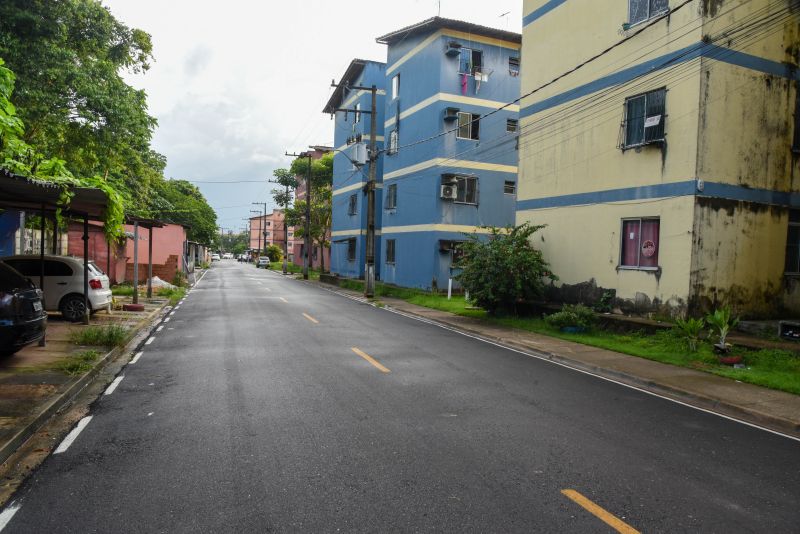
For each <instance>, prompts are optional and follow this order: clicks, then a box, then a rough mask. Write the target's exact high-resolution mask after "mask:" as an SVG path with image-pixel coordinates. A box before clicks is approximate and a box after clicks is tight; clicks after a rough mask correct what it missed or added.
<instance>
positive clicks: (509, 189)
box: [503, 181, 517, 195]
mask: <svg viewBox="0 0 800 534" xmlns="http://www.w3.org/2000/svg"><path fill="white" fill-rule="evenodd" d="M516 192H517V184H515V183H514V182H512V181H506V182H505V183H504V184H503V193H505V194H506V195H513V194H515V193H516Z"/></svg>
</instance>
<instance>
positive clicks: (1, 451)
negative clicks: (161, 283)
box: [0, 305, 167, 464]
mask: <svg viewBox="0 0 800 534" xmlns="http://www.w3.org/2000/svg"><path fill="white" fill-rule="evenodd" d="M166 307H167V306H166V305H165V306H162V307H161V308H158V309H157V310H155V311H154V312H153V313H151V314H149V315H148V316H147V317H146V318H144V319H142V320H141V321H139V322H138V323H137V324H136V326H135V327H134V330H135V332H134V334H133V337H132V338H131V340H130V341H129V342H128V343H127V344H126V345H125V346H124V347H115V348H113V349H111V350H110V351H108V352H107V353H106V354H105V355H104V356H103V357H102V358H101V359H100V360H99V361H98V362H97V363H96V364H95V366H94V367H92V369H91V370H90V371H88V372H87V373H86V374H84V375H83V376H81V377H80V378H79V379H77V380H76V381H75V382H73V383H72V384H70V385H69V387H68V388H67V389H66V390H64V391H63V392H62V393H61V394H60V395H58V396H56V398H55V399H53V400H52V401H50V402H49V403H48V404H46V405H45V406H44V407H43V408H42V409H41V410H40V411H39V413H38V414H36V416H35V417H34V418H33V420H31V421H30V422H29V423H28V424H27V425H25V427H23V428H22V429H20V431H19V432H17V433H16V434H15V435H14V436H13V437H12V438H11V439H9V440H8V441H6V442H5V443H4V444H3V445H2V446H0V464H2V463H5V461H6V460H8V459H9V458H10V457H11V455H12V454H14V453H15V452H17V449H19V448H20V447H21V446H22V445H23V444H24V443H25V442H26V441H27V440H28V438H30V437H31V436H32V435H33V434H34V433H36V432H37V431H38V430H39V429H40V428H42V426H44V425H45V423H47V422H48V421H49V420H50V418H51V417H52V416H53V415H55V414H56V413H58V412H59V411H61V409H62V408H64V407H65V406H66V405H68V404H70V403H71V402H72V401H73V400H74V399H75V397H77V396H78V395H79V394H80V393H81V392H82V391H83V390H84V389H85V388H86V386H88V385H89V384H91V383H92V382H93V381H94V379H95V377H96V376H97V375H98V374H100V371H102V370H103V369H104V368H105V366H106V365H107V364H108V363H109V362H111V361H113V360H115V359H117V358H118V357H119V356H121V355H122V354H125V353H127V352H132V351H134V350H135V349H136V348H138V347H139V346H140V345H141V344H142V343H143V342H144V339H141V337H142V336H140V334H141V333H142V332H143V331H144V330H145V329H146V328H147V327H148V325H149V329H148V330H147V334H148V335H149V334H150V333H151V332H152V331H153V329H154V328H155V327H156V325H157V324H158V322H159V321H158V320H157V319H158V318H159V315H161V314H162V312H163V311H164V309H165V308H166Z"/></svg>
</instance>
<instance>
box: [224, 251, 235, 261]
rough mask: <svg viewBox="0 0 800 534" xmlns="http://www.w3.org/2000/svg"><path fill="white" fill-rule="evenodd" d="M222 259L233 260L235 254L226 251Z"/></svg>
mask: <svg viewBox="0 0 800 534" xmlns="http://www.w3.org/2000/svg"><path fill="white" fill-rule="evenodd" d="M222 259H223V260H232V259H233V254H232V253H231V252H226V253H225V254H223V255H222Z"/></svg>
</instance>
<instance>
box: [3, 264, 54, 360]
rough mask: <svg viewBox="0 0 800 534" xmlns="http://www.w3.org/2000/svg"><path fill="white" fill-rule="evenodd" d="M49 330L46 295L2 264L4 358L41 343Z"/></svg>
mask: <svg viewBox="0 0 800 534" xmlns="http://www.w3.org/2000/svg"><path fill="white" fill-rule="evenodd" d="M46 328H47V312H46V311H45V310H44V304H43V303H42V292H41V291H39V290H38V289H36V287H35V286H34V285H33V284H32V283H31V282H30V281H29V280H28V279H26V278H25V277H24V276H22V275H21V274H20V273H19V272H17V271H16V270H14V269H13V268H11V267H9V266H8V265H5V264H3V263H0V355H4V356H5V355H9V354H14V353H15V352H17V351H18V350H19V349H21V348H22V347H24V346H25V345H28V344H30V343H33V342H34V341H39V340H40V339H41V338H42V336H43V335H44V333H45V330H46Z"/></svg>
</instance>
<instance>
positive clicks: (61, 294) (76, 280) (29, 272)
mask: <svg viewBox="0 0 800 534" xmlns="http://www.w3.org/2000/svg"><path fill="white" fill-rule="evenodd" d="M0 261H2V262H3V263H5V264H6V265H9V266H11V267H13V268H14V269H16V270H17V271H19V272H20V273H21V274H22V276H24V277H25V278H27V279H28V280H30V281H31V282H33V284H34V285H36V286H37V287H38V285H39V277H40V275H41V272H42V264H41V260H40V258H39V256H8V257H5V258H0ZM40 289H43V290H44V303H45V309H47V310H48V311H60V312H61V315H63V316H64V318H65V319H66V320H68V321H73V322H74V321H80V320H81V319H83V316H84V315H85V313H86V304H85V302H84V298H83V258H76V257H75V256H49V255H45V256H44V288H40ZM111 302H112V297H111V286H110V283H109V280H108V276H106V274H105V273H104V272H103V271H102V270H100V268H99V267H97V265H95V264H94V262H93V261H91V260H90V261H89V311H90V312H95V311H98V310H105V309H108V308H109V307H110V306H111Z"/></svg>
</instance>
